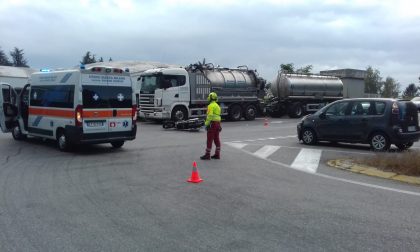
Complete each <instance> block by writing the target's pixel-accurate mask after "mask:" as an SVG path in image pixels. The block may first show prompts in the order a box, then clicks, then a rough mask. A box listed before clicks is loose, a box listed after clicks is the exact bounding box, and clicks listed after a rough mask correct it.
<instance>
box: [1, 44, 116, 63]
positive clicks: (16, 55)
mask: <svg viewBox="0 0 420 252" xmlns="http://www.w3.org/2000/svg"><path fill="white" fill-rule="evenodd" d="M24 54H25V53H24V52H23V49H19V48H17V47H15V48H14V49H13V51H10V52H9V55H10V57H11V59H9V58H8V57H7V55H6V53H5V52H4V51H3V50H2V49H1V47H0V66H14V67H29V65H28V60H27V59H26V58H25V57H24ZM108 61H112V58H111V57H110V58H109V60H108ZM96 62H104V59H103V57H100V58H99V59H97V58H96V55H95V54H92V53H91V52H90V51H87V52H86V54H85V55H84V56H82V60H81V61H80V64H84V65H86V64H91V63H96Z"/></svg>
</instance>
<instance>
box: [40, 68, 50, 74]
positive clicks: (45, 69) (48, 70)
mask: <svg viewBox="0 0 420 252" xmlns="http://www.w3.org/2000/svg"><path fill="white" fill-rule="evenodd" d="M39 71H40V72H42V73H48V72H51V70H50V69H48V68H41V69H40V70H39Z"/></svg>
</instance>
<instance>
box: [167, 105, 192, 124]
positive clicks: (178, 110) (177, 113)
mask: <svg viewBox="0 0 420 252" xmlns="http://www.w3.org/2000/svg"><path fill="white" fill-rule="evenodd" d="M171 119H172V121H175V122H176V121H182V120H187V119H188V112H187V110H186V109H185V108H184V107H181V106H177V107H175V108H174V109H173V110H172V114H171Z"/></svg>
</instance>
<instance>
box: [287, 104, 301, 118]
mask: <svg viewBox="0 0 420 252" xmlns="http://www.w3.org/2000/svg"><path fill="white" fill-rule="evenodd" d="M302 115H303V108H302V105H301V104H300V102H295V103H293V104H292V105H291V106H290V107H289V117H291V118H300V117H302Z"/></svg>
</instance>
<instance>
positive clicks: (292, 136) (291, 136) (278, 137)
mask: <svg viewBox="0 0 420 252" xmlns="http://www.w3.org/2000/svg"><path fill="white" fill-rule="evenodd" d="M296 137H297V135H290V136H277V137H266V138H258V139H247V140H238V141H230V142H231V143H242V142H256V141H265V140H275V139H285V138H296Z"/></svg>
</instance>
